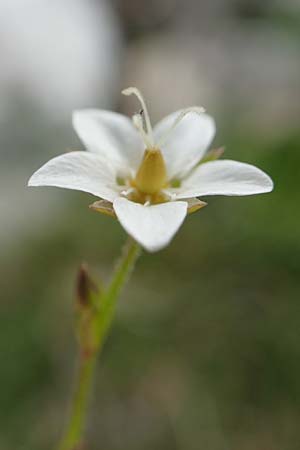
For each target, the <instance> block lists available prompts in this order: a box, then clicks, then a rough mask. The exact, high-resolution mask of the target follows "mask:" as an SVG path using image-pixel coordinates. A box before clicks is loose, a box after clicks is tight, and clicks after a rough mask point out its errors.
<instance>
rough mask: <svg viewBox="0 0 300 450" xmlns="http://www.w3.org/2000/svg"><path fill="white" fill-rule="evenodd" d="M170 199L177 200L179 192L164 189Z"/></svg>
mask: <svg viewBox="0 0 300 450" xmlns="http://www.w3.org/2000/svg"><path fill="white" fill-rule="evenodd" d="M161 192H162V193H163V194H164V195H165V196H166V197H167V198H168V199H169V200H171V202H173V201H174V200H176V198H177V194H175V192H170V191H168V190H166V189H162V191H161Z"/></svg>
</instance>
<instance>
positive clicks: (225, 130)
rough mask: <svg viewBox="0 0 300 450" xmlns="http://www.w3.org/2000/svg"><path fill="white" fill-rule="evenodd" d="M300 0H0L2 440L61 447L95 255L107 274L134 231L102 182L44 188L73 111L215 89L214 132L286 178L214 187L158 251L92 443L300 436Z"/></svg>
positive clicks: (194, 448) (70, 144)
mask: <svg viewBox="0 0 300 450" xmlns="http://www.w3.org/2000/svg"><path fill="white" fill-rule="evenodd" d="M299 48H300V3H299V0H285V1H281V0H265V1H261V0H152V1H151V2H150V1H147V0H115V1H114V0H112V1H97V0H94V1H93V0H51V2H50V1H48V0H22V1H19V0H1V2H0V52H1V69H0V161H1V163H0V205H1V209H0V217H1V219H0V241H1V253H0V273H1V289H0V293H1V303H0V355H1V359H0V365H1V369H0V386H1V388H0V448H1V449H3V450H16V449H18V450H21V449H22V450H35V449H38V450H44V449H45V450H47V449H51V448H53V446H54V444H55V443H56V442H57V440H58V438H59V436H60V433H61V431H62V427H63V424H64V421H65V413H66V406H67V402H68V399H69V396H70V391H71V381H70V380H71V379H72V374H73V369H74V366H75V364H76V342H75V339H74V334H73V319H74V296H75V294H74V280H75V277H76V273H77V270H78V267H79V265H80V263H81V262H82V261H83V260H84V261H87V262H89V264H90V265H91V267H92V270H93V273H94V275H97V276H98V275H100V276H102V277H103V278H106V277H108V276H109V273H110V270H111V269H112V266H113V260H114V259H115V258H116V257H117V255H118V254H119V250H120V247H121V245H122V244H123V242H124V240H125V233H124V232H123V230H122V229H121V227H120V226H119V225H118V224H117V222H116V221H114V220H113V219H111V218H108V217H105V216H102V215H100V214H97V213H94V212H91V211H90V210H89V209H88V205H89V204H90V203H91V202H92V201H93V200H94V199H93V197H92V196H89V195H88V194H83V193H79V192H72V191H64V190H59V189H55V188H40V189H28V188H26V187H25V186H26V183H27V180H28V178H29V176H30V175H31V174H32V172H33V171H34V170H36V169H37V168H38V167H39V166H40V165H42V164H43V163H44V162H46V161H47V160H48V159H49V158H50V157H54V156H56V155H58V154H60V153H63V152H65V151H67V150H68V149H81V148H82V145H81V144H80V142H79V141H78V139H77V137H76V136H75V133H74V132H73V130H72V128H71V122H70V117H71V111H72V109H74V108H81V107H89V106H93V107H100V108H109V109H115V110H119V111H121V112H124V113H128V114H131V113H132V112H133V110H134V108H136V104H135V103H134V102H132V99H130V100H128V99H127V98H121V97H122V96H121V95H120V91H121V89H122V88H124V87H127V86H128V85H135V86H138V87H139V88H140V89H141V90H142V91H143V92H144V94H145V96H146V98H147V100H148V103H149V105H150V110H151V112H152V117H153V119H154V120H159V119H160V118H161V117H162V116H163V115H165V114H167V113H168V112H170V111H172V110H175V109H177V108H181V107H183V106H189V105H195V104H200V105H203V106H205V108H206V109H207V110H208V112H209V113H211V114H212V115H213V116H215V118H216V121H217V125H218V133H217V136H216V140H215V142H214V145H215V146H217V145H223V144H224V145H225V146H226V154H225V155H226V157H227V158H232V159H238V160H242V161H245V162H248V163H252V164H255V165H258V166H259V167H261V168H262V169H264V170H265V171H267V172H268V173H269V174H270V175H271V176H272V178H273V179H274V181H275V185H276V189H275V191H274V193H272V194H268V195H261V196H255V197H247V198H225V197H224V198H222V197H219V198H209V199H208V200H209V205H208V207H206V208H205V209H204V210H201V211H199V212H198V213H196V214H194V215H192V216H190V217H189V219H188V220H187V221H186V222H185V224H184V226H183V227H182V229H181V230H180V232H179V233H178V235H177V237H176V238H175V239H174V241H173V243H172V244H171V245H170V246H169V247H168V248H167V249H166V250H164V251H162V252H159V253H157V254H153V255H148V254H144V256H143V258H141V260H140V261H139V263H138V266H137V269H136V271H135V273H134V275H133V278H132V279H131V282H130V284H129V286H127V288H126V290H125V292H124V295H123V296H122V300H121V302H120V304H119V309H118V315H117V319H116V321H115V325H114V328H113V331H112V333H111V335H110V337H109V339H108V341H107V344H106V346H105V350H104V353H103V355H102V359H101V361H100V362H99V367H98V373H97V378H96V389H95V391H94V394H93V399H92V403H93V408H92V414H91V421H90V424H89V427H88V428H89V429H88V437H89V439H88V442H89V446H88V448H89V450H98V449H106V450H119V449H122V450H127V449H128V450H129V449H130V450H150V449H151V450H153V449H156V450H169V449H170V450H199V449H200V450H201V449H205V450H227V449H228V450H298V449H299V448H300V429H299V420H300V381H299V380H300V334H299V333H300V303H299V302H300V296H299V288H300V281H299V280H300V270H299V268H300V226H299V224H300V220H299V219H300V212H299V211H300V209H299V196H298V193H299V167H300V130H299V114H300V101H299V100H300V96H299V90H300V58H299Z"/></svg>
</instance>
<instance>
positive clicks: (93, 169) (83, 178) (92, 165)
mask: <svg viewBox="0 0 300 450" xmlns="http://www.w3.org/2000/svg"><path fill="white" fill-rule="evenodd" d="M115 177H116V175H115V173H114V170H113V169H112V168H111V167H110V166H109V165H108V164H107V163H105V162H104V161H103V159H102V158H101V157H100V156H99V155H94V154H92V153H87V152H71V153H66V154H64V155H60V156H57V157H56V158H53V159H51V160H50V161H48V162H47V163H46V164H45V165H44V166H42V167H41V168H40V169H38V170H37V171H36V172H35V173H34V174H33V175H32V177H31V178H30V180H29V182H28V186H57V187H62V188H66V189H75V190H79V191H84V192H89V193H91V194H93V195H96V196H97V197H101V198H104V199H105V200H109V201H113V200H114V199H115V197H116V196H118V195H119V189H118V186H117V184H116V183H115Z"/></svg>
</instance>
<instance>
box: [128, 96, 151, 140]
mask: <svg viewBox="0 0 300 450" xmlns="http://www.w3.org/2000/svg"><path fill="white" fill-rule="evenodd" d="M122 94H124V95H135V96H136V97H137V98H138V99H139V101H140V103H141V105H142V109H143V112H144V114H145V123H146V132H147V134H148V137H149V141H150V142H151V146H152V147H153V145H154V143H153V131H152V126H151V122H150V116H149V113H148V109H147V106H146V102H145V100H144V97H143V96H142V94H141V92H140V91H139V90H138V89H137V88H135V87H129V88H127V89H124V90H123V91H122Z"/></svg>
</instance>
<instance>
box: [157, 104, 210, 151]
mask: <svg viewBox="0 0 300 450" xmlns="http://www.w3.org/2000/svg"><path fill="white" fill-rule="evenodd" d="M191 112H194V113H196V114H202V113H204V112H205V109H204V108H202V107H201V106H191V107H190V108H186V109H184V110H183V111H181V113H179V114H178V116H177V118H176V119H175V120H174V123H173V124H172V125H171V127H170V128H169V130H168V131H167V132H166V133H165V134H164V135H163V136H162V137H161V138H160V139H159V141H158V143H157V147H161V146H163V145H164V144H165V143H166V141H167V140H168V138H169V136H170V134H171V132H172V131H173V130H174V129H175V128H176V127H177V125H178V124H179V123H180V122H181V121H182V119H183V118H184V117H185V116H186V115H187V114H189V113H191Z"/></svg>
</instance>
